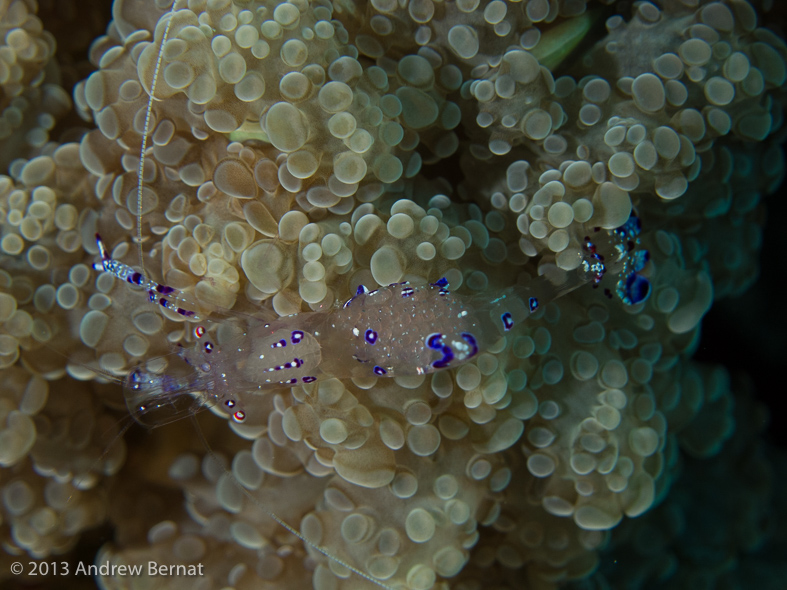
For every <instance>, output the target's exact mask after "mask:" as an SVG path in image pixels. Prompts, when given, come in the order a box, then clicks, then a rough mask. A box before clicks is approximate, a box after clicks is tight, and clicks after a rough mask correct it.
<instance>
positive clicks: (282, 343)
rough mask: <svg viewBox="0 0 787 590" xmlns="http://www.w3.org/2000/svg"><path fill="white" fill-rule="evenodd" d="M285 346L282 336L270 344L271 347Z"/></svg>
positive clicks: (285, 342)
mask: <svg viewBox="0 0 787 590" xmlns="http://www.w3.org/2000/svg"><path fill="white" fill-rule="evenodd" d="M285 346H287V341H286V340H284V339H283V338H282V339H281V340H279V341H278V342H274V343H273V344H271V348H284V347H285Z"/></svg>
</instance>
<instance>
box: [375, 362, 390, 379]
mask: <svg viewBox="0 0 787 590" xmlns="http://www.w3.org/2000/svg"><path fill="white" fill-rule="evenodd" d="M374 374H375V375H380V376H381V377H382V376H383V375H386V374H388V371H386V370H385V369H383V368H382V367H381V366H379V365H375V366H374Z"/></svg>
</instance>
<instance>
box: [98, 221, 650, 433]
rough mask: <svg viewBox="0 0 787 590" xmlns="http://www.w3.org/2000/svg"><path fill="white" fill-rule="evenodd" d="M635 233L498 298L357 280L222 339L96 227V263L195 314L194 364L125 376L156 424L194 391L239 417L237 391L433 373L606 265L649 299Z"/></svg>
mask: <svg viewBox="0 0 787 590" xmlns="http://www.w3.org/2000/svg"><path fill="white" fill-rule="evenodd" d="M639 232H640V226H639V219H638V218H637V217H636V216H632V217H631V218H630V219H629V221H628V222H627V223H626V224H625V225H623V226H621V227H620V228H617V229H616V230H612V231H604V230H597V231H596V235H594V237H593V239H591V238H590V237H587V238H586V239H585V245H584V253H583V254H582V255H581V257H582V260H581V262H580V264H579V266H578V268H577V269H575V270H573V271H568V272H566V271H560V270H558V269H556V268H554V267H552V268H551V269H550V272H547V273H545V274H544V275H542V276H540V277H538V278H536V279H533V280H531V281H530V282H529V283H528V284H526V285H516V286H513V287H509V288H507V289H505V290H503V291H502V292H501V293H499V294H497V295H495V296H493V297H481V296H476V297H466V296H463V295H459V294H457V293H454V292H451V291H450V290H449V289H448V283H447V281H446V280H445V279H444V278H443V279H440V280H438V281H437V282H434V283H429V284H425V285H418V286H417V285H412V284H410V283H408V282H403V283H394V284H391V285H388V286H384V287H380V288H378V289H374V290H369V289H367V288H366V287H365V286H363V285H360V286H358V288H357V291H356V293H355V295H354V296H353V297H352V298H350V299H349V300H347V301H346V302H345V303H344V304H343V305H341V306H338V305H337V306H334V307H331V308H328V309H324V310H320V311H312V312H306V313H300V314H294V315H290V316H285V317H282V318H279V319H277V320H274V321H270V322H264V321H260V320H256V319H254V318H248V319H247V321H246V322H245V323H246V325H245V326H243V327H242V328H241V333H240V334H239V335H238V336H236V337H235V338H233V339H231V340H230V341H229V342H227V343H224V344H218V343H216V342H214V341H212V340H210V339H208V338H207V337H206V336H207V330H206V328H205V326H204V325H202V323H200V321H201V320H200V318H199V317H198V316H197V314H196V312H194V311H192V310H189V309H187V307H188V305H187V304H186V303H185V302H186V301H187V299H186V298H185V296H184V295H183V294H182V293H180V292H178V291H177V290H175V289H173V288H172V287H169V286H167V285H163V284H160V283H156V282H155V281H152V280H150V279H148V278H146V277H145V276H144V275H143V274H142V273H140V272H138V271H135V270H134V269H133V268H132V267H130V266H128V265H126V264H123V263H121V262H118V261H117V260H115V259H113V258H112V257H111V256H110V254H109V252H108V249H107V247H106V245H105V244H104V243H103V241H102V240H101V238H100V236H96V240H97V243H98V247H99V252H100V255H101V260H100V261H99V262H97V263H96V264H95V265H94V266H95V268H96V269H98V270H102V271H105V272H108V273H110V274H112V275H114V276H115V277H117V278H119V279H121V280H124V281H126V282H128V283H131V284H132V285H136V286H138V287H142V288H143V289H144V290H146V291H147V293H148V298H149V300H150V301H151V302H152V303H153V304H155V305H158V306H161V307H164V308H167V309H169V310H171V311H173V312H174V313H176V314H178V315H180V316H182V317H184V318H186V319H188V320H190V321H192V322H196V327H195V328H194V332H193V333H194V336H195V338H196V344H195V345H194V346H192V347H189V348H181V349H180V351H179V353H178V354H179V356H180V357H181V358H182V359H183V360H184V361H186V363H188V365H189V366H190V367H191V369H190V371H189V372H188V374H186V375H184V376H181V377H173V376H171V375H156V374H153V373H148V372H145V371H143V370H142V369H139V368H138V369H136V370H134V371H132V372H131V373H130V374H129V376H128V377H127V379H126V382H125V391H126V400H127V404H128V407H129V410H130V411H131V413H132V414H133V415H134V416H135V418H137V420H138V421H140V422H143V423H145V424H155V423H156V422H155V420H151V419H150V416H151V415H152V414H153V413H154V412H156V413H161V414H163V415H164V416H166V412H163V410H170V411H172V410H174V411H175V413H177V411H178V410H179V408H180V409H186V408H188V407H189V402H188V401H187V400H194V399H196V400H198V402H199V403H202V404H204V405H208V404H220V405H221V406H222V409H224V410H225V411H227V413H229V414H230V415H231V416H232V419H233V420H234V421H236V422H243V421H244V420H245V418H246V412H245V410H244V409H243V408H242V407H241V404H240V402H239V400H238V399H237V396H236V393H237V392H243V393H246V394H252V395H253V394H263V393H265V392H269V391H272V390H276V389H281V388H287V387H292V386H295V385H302V384H310V383H314V382H316V381H319V380H322V379H326V378H332V377H336V378H340V379H347V378H359V377H381V378H386V377H397V376H411V375H426V374H429V373H434V372H436V371H441V370H446V369H451V368H455V367H458V366H460V365H462V364H464V363H466V362H468V361H470V360H471V359H473V358H474V357H475V356H476V355H478V354H479V353H480V352H482V351H484V350H487V349H488V348H490V347H491V346H492V345H493V344H494V343H495V342H497V341H498V340H499V339H500V337H501V336H505V335H506V333H507V332H509V331H511V330H512V329H514V327H515V326H517V325H519V324H522V323H523V322H524V321H525V320H526V319H527V318H528V316H530V315H531V314H533V313H535V312H536V311H537V310H538V309H539V308H541V307H543V306H544V305H546V304H547V303H549V302H550V301H553V300H554V299H557V298H558V297H561V296H563V295H565V294H566V293H569V292H571V291H573V290H574V289H577V288H579V287H581V286H583V285H585V284H587V283H593V284H595V285H598V284H599V283H600V281H601V280H602V278H603V277H604V275H605V274H606V273H608V272H612V273H616V274H618V275H619V279H618V281H617V287H616V294H617V295H618V297H619V298H620V299H621V300H622V301H623V302H624V303H626V304H635V303H639V302H641V301H644V300H645V299H646V298H647V296H648V293H649V283H648V280H647V279H646V278H645V277H644V276H642V275H641V274H640V271H641V270H642V269H643V268H644V266H645V264H646V263H647V258H648V256H647V252H646V251H643V250H637V249H635V248H634V244H635V243H636V241H637V235H638V234H639ZM609 295H610V296H611V295H612V294H611V293H609ZM183 305H186V307H183Z"/></svg>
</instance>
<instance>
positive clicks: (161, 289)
mask: <svg viewBox="0 0 787 590" xmlns="http://www.w3.org/2000/svg"><path fill="white" fill-rule="evenodd" d="M135 274H136V273H135ZM156 291H158V292H159V293H161V294H162V295H169V294H170V293H174V292H175V289H173V288H172V287H167V286H166V285H159V284H158V283H156Z"/></svg>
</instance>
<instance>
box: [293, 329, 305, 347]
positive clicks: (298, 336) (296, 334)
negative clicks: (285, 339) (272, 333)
mask: <svg viewBox="0 0 787 590" xmlns="http://www.w3.org/2000/svg"><path fill="white" fill-rule="evenodd" d="M301 340H303V330H293V331H292V334H291V335H290V341H291V342H292V343H293V344H298V343H299V342H300V341H301Z"/></svg>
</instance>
